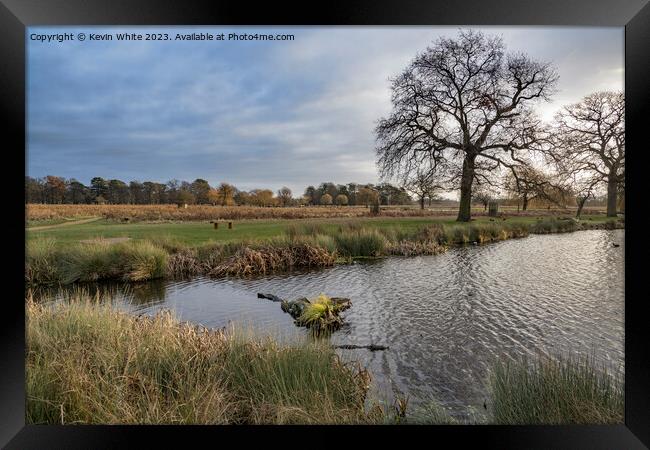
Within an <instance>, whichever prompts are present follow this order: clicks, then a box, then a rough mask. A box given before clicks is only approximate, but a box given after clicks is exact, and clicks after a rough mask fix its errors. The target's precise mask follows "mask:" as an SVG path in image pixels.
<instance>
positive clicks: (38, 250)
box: [25, 218, 624, 285]
mask: <svg viewBox="0 0 650 450" xmlns="http://www.w3.org/2000/svg"><path fill="white" fill-rule="evenodd" d="M490 219H491V218H490ZM490 219H488V218H483V220H481V221H475V222H470V223H467V224H460V223H456V222H453V221H441V222H428V223H424V224H420V223H418V222H415V223H414V224H410V226H403V224H401V223H398V224H393V225H392V226H388V225H386V223H388V224H389V225H390V222H378V223H373V222H364V221H346V222H341V223H337V224H331V223H317V222H294V223H291V224H288V225H287V226H285V227H284V229H283V234H281V235H279V236H274V237H271V238H261V239H242V240H237V241H225V242H207V243H202V244H199V245H188V244H187V243H185V242H184V241H183V240H182V239H180V238H177V237H158V238H156V239H153V238H151V239H137V240H129V241H126V242H118V243H114V242H111V241H110V240H108V239H96V240H92V241H91V242H90V243H80V242H76V243H66V244H65V245H61V244H60V243H58V242H57V240H56V239H54V238H52V237H49V236H48V235H44V236H41V237H38V238H31V239H28V242H27V258H26V271H25V279H26V282H27V283H28V284H30V285H38V284H57V283H60V284H70V283H74V282H89V281H99V280H123V281H144V280H151V279H156V278H179V277H192V276H198V275H205V276H210V277H224V276H247V275H258V274H269V273H274V272H282V271H290V270H293V269H305V268H320V267H328V266H332V265H334V264H336V263H344V262H349V261H351V260H353V259H356V258H378V257H383V256H391V255H393V256H415V255H435V254H439V253H442V252H445V251H446V250H447V249H448V248H449V247H453V246H459V245H468V244H476V245H478V244H485V243H489V242H494V241H500V240H505V239H511V238H518V237H525V236H528V235H529V234H546V233H564V232H573V231H579V230H590V229H616V228H624V221H623V220H621V219H618V220H616V219H605V220H603V219H602V218H599V219H597V220H582V221H576V220H574V219H570V218H546V219H533V220H531V219H530V218H523V219H518V220H517V219H508V220H503V219H492V220H490ZM378 224H379V225H380V226H377V225H378Z"/></svg>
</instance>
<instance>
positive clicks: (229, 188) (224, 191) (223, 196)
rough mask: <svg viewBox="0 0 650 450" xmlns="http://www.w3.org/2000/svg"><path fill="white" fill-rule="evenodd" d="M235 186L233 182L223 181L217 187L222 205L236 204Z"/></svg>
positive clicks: (219, 201)
mask: <svg viewBox="0 0 650 450" xmlns="http://www.w3.org/2000/svg"><path fill="white" fill-rule="evenodd" d="M235 191H236V189H235V187H234V186H233V185H232V184H228V183H221V184H220V185H219V187H218V188H217V193H218V195H219V200H218V203H219V204H220V205H221V206H230V205H234V204H235V200H234V196H235Z"/></svg>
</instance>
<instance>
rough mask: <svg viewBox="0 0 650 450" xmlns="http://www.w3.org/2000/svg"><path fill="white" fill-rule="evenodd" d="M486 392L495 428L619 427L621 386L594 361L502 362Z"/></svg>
mask: <svg viewBox="0 0 650 450" xmlns="http://www.w3.org/2000/svg"><path fill="white" fill-rule="evenodd" d="M490 389H491V392H492V398H493V400H492V401H493V405H492V408H493V411H492V414H493V420H494V422H495V423H497V424H512V425H520V424H521V425H523V424H526V425H531V424H614V423H623V411H624V390H623V382H622V380H621V379H620V377H619V376H612V375H610V374H608V373H607V371H606V370H605V369H604V368H599V367H596V366H595V364H594V362H593V359H592V358H570V357H561V358H557V359H551V358H549V357H539V358H537V359H535V360H533V361H526V360H523V361H518V362H511V361H508V362H505V363H500V364H497V365H496V366H495V367H494V370H493V372H492V373H491V376H490Z"/></svg>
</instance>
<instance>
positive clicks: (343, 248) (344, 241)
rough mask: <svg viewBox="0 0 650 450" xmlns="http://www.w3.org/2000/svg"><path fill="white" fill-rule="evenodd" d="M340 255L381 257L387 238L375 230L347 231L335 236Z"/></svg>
mask: <svg viewBox="0 0 650 450" xmlns="http://www.w3.org/2000/svg"><path fill="white" fill-rule="evenodd" d="M334 240H335V242H336V248H337V250H338V253H339V255H341V256H346V257H376V256H380V255H381V254H382V252H383V250H384V248H385V247H386V238H385V237H384V236H383V235H382V234H381V233H379V232H378V231H377V230H374V229H365V228H359V229H347V230H344V231H341V232H340V233H338V234H336V235H335V236H334Z"/></svg>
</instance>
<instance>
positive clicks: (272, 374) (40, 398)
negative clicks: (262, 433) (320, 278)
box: [26, 295, 384, 424]
mask: <svg viewBox="0 0 650 450" xmlns="http://www.w3.org/2000/svg"><path fill="white" fill-rule="evenodd" d="M26 308H27V311H26V313H27V359H26V391H27V416H26V420H27V423H47V424H79V423H85V424H260V423H263V424H291V423H305V424H310V423H311V424H313V423H377V422H380V421H381V420H383V417H384V416H383V414H379V413H378V410H377V409H376V408H375V409H371V411H370V412H366V411H365V410H364V402H365V398H366V393H367V390H368V384H369V375H368V373H367V372H366V371H365V370H363V369H361V368H360V367H353V366H351V365H344V364H343V362H342V361H341V360H340V359H339V357H338V356H337V355H336V354H335V353H334V351H333V350H332V348H331V347H329V346H328V345H323V344H318V343H313V342H311V343H310V342H300V343H294V344H290V345H288V344H282V345H281V344H279V343H277V342H276V341H274V340H273V339H271V338H255V337H247V336H245V335H243V334H242V335H238V334H236V333H228V332H226V331H225V330H207V329H202V328H199V327H196V326H194V325H190V324H187V323H180V322H178V321H177V320H176V319H174V318H173V317H172V316H171V315H170V314H169V313H161V314H158V315H156V316H155V317H152V318H150V317H145V316H142V317H135V316H131V315H129V314H127V313H125V312H121V311H118V310H116V309H113V308H112V307H111V306H110V305H106V304H100V303H99V302H98V301H97V300H93V299H90V298H88V297H84V296H83V295H80V296H79V298H77V299H76V301H74V302H72V303H67V304H58V305H50V306H47V307H45V306H42V305H37V304H34V303H33V302H30V301H27V306H26Z"/></svg>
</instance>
